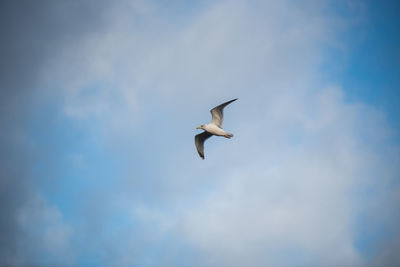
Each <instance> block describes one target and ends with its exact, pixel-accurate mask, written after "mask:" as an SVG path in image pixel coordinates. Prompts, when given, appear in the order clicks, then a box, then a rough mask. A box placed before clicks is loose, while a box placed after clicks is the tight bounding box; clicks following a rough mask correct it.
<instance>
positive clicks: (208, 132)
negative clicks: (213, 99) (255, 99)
mask: <svg viewBox="0 0 400 267" xmlns="http://www.w3.org/2000/svg"><path fill="white" fill-rule="evenodd" d="M236 100H237V98H235V99H232V100H230V101H228V102H225V103H223V104H221V105H219V106H216V107H215V108H213V109H212V110H210V112H211V116H212V119H211V122H210V123H209V124H203V125H200V126H199V127H197V128H196V129H203V130H204V132H202V133H200V134H198V135H196V136H195V137H194V143H195V144H196V148H197V152H198V153H199V155H200V157H201V158H202V159H204V142H205V141H206V140H207V139H208V138H210V137H211V136H213V135H217V136H224V137H226V138H228V139H230V138H232V137H233V134H231V133H228V132H225V131H224V130H223V129H222V121H223V119H224V112H223V111H224V107H226V106H227V105H229V104H230V103H232V102H233V101H236Z"/></svg>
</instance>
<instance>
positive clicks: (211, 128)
mask: <svg viewBox="0 0 400 267" xmlns="http://www.w3.org/2000/svg"><path fill="white" fill-rule="evenodd" d="M203 126H204V127H203V128H202V129H204V130H205V131H207V132H209V133H211V134H213V135H217V136H225V137H227V136H229V135H230V133H228V132H225V131H224V129H222V128H220V127H218V126H217V125H215V124H213V123H209V124H204V125H203Z"/></svg>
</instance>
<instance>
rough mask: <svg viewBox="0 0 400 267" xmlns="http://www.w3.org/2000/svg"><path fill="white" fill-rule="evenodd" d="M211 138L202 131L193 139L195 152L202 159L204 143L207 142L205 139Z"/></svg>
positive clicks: (207, 133)
mask: <svg viewBox="0 0 400 267" xmlns="http://www.w3.org/2000/svg"><path fill="white" fill-rule="evenodd" d="M211 136H212V134H210V133H209V132H206V131H204V132H202V133H201V134H198V135H196V136H195V137H194V143H195V144H196V148H197V152H198V153H199V155H200V157H201V158H202V159H204V142H205V141H206V140H207V138H210V137H211Z"/></svg>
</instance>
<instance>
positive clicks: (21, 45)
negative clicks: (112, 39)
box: [0, 0, 107, 265]
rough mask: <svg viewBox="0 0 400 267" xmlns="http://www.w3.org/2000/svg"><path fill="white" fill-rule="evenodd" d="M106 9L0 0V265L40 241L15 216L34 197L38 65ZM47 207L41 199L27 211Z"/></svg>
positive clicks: (20, 260) (93, 25)
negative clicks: (31, 129) (32, 125)
mask: <svg viewBox="0 0 400 267" xmlns="http://www.w3.org/2000/svg"><path fill="white" fill-rule="evenodd" d="M106 9H107V7H106V6H105V5H103V4H102V3H101V2H100V1H85V3H78V2H76V1H46V0H43V1H7V0H5V1H1V2H0V35H1V42H0V58H1V60H0V128H1V133H0V151H1V155H0V169H1V177H0V192H1V193H0V214H1V216H0V236H1V240H0V265H4V264H5V265H20V264H22V265H24V264H27V263H29V262H30V261H32V260H34V258H35V257H37V255H31V256H32V257H29V258H26V255H29V251H30V250H32V249H34V247H35V246H36V247H38V246H40V241H38V240H36V239H33V240H29V239H28V238H27V234H26V233H25V232H24V231H25V230H26V226H24V225H21V223H20V222H19V221H18V218H19V215H20V212H21V210H26V208H27V207H28V208H29V207H31V206H30V205H31V203H34V202H35V201H36V200H35V199H36V198H37V193H36V189H35V188H34V186H33V181H32V180H31V167H32V165H31V157H32V149H31V140H30V136H29V134H28V133H27V128H28V127H27V122H28V121H29V119H30V116H31V114H32V112H34V110H35V108H36V106H35V104H36V99H35V97H36V95H35V93H36V92H37V91H38V86H39V85H40V83H39V82H40V78H41V75H40V74H41V71H42V70H43V68H44V67H45V66H46V64H48V62H49V60H51V59H52V58H53V57H55V56H56V55H57V54H58V52H59V50H60V49H61V48H62V47H63V46H65V45H71V44H73V43H74V42H75V41H76V39H79V36H81V35H82V34H84V33H86V32H88V31H97V30H98V28H101V25H102V23H103V22H104V17H103V15H104V10H106ZM46 209H48V207H47V206H46V205H40V206H39V208H37V209H36V210H34V211H32V212H31V213H29V212H28V214H31V216H34V215H35V214H40V210H42V211H43V212H45V211H46ZM43 220H45V219H43ZM32 221H33V222H36V223H39V224H40V223H42V222H43V221H42V220H41V219H35V220H32ZM36 260H38V259H37V258H36Z"/></svg>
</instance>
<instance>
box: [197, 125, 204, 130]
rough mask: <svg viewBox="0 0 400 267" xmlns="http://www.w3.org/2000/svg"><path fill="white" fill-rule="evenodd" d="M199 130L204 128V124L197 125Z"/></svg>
mask: <svg viewBox="0 0 400 267" xmlns="http://www.w3.org/2000/svg"><path fill="white" fill-rule="evenodd" d="M196 129H197V130H199V129H204V124H202V125H200V126H199V127H196Z"/></svg>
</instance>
